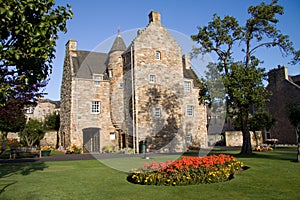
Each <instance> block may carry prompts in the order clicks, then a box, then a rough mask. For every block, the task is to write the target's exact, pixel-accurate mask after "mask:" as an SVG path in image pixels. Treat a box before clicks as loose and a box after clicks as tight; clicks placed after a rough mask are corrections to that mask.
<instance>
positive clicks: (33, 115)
mask: <svg viewBox="0 0 300 200" xmlns="http://www.w3.org/2000/svg"><path fill="white" fill-rule="evenodd" d="M52 113H56V114H58V113H60V101H52V100H50V99H45V98H40V99H38V101H37V104H36V105H35V106H34V107H33V106H30V107H27V108H25V117H26V119H27V121H28V120H30V119H37V120H39V121H44V120H45V117H46V116H47V115H49V114H52ZM56 143H57V132H56V131H47V132H46V133H45V136H44V138H43V139H42V140H41V141H40V145H41V146H46V145H49V146H53V147H55V146H56Z"/></svg>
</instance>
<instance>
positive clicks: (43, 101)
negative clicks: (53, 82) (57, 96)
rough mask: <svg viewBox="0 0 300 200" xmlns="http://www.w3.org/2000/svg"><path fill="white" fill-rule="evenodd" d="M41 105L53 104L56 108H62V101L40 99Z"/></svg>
mask: <svg viewBox="0 0 300 200" xmlns="http://www.w3.org/2000/svg"><path fill="white" fill-rule="evenodd" d="M39 103H52V104H54V105H55V108H60V101H52V100H50V99H39Z"/></svg>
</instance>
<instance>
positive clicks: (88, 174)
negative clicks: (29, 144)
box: [0, 149, 300, 200]
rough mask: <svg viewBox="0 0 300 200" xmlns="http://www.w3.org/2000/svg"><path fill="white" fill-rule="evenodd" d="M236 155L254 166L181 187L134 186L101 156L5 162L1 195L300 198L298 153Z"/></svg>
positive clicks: (0, 175) (1, 171)
mask: <svg viewBox="0 0 300 200" xmlns="http://www.w3.org/2000/svg"><path fill="white" fill-rule="evenodd" d="M214 153H219V152H218V151H214ZM222 153H231V154H234V153H237V152H234V151H231V152H229V151H227V152H222ZM237 157H238V159H239V160H240V161H243V162H244V163H245V165H246V166H248V167H249V169H247V170H245V171H243V172H239V173H238V174H236V175H235V176H234V179H232V180H231V181H228V182H224V183H217V184H209V185H194V186H177V187H176V186H175V187H172V186H142V185H134V184H131V183H129V182H127V181H126V177H127V173H125V172H122V171H118V170H115V169H112V168H109V167H107V166H106V165H104V164H102V163H101V162H99V161H97V160H90V161H64V162H45V163H22V164H0V199H33V200H34V199H51V200H52V199H53V200H54V199H120V200H121V199H139V200H144V199H153V200H155V199H172V200H173V199H187V200H188V199H251V200H253V199H299V198H300V192H299V188H300V163H296V162H293V161H294V160H295V158H296V151H291V150H286V149H276V150H275V151H273V152H259V153H255V154H254V155H253V156H250V157H242V156H237ZM132 159H133V160H134V159H135V160H136V159H137V158H132ZM107 162H108V161H107ZM109 162H111V163H114V164H115V163H118V162H119V163H125V165H127V164H126V163H130V159H127V161H126V162H122V161H121V160H120V159H119V160H118V159H116V160H110V161H109ZM106 164H107V163H106Z"/></svg>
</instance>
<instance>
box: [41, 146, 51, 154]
mask: <svg viewBox="0 0 300 200" xmlns="http://www.w3.org/2000/svg"><path fill="white" fill-rule="evenodd" d="M50 153H51V147H50V146H43V147H41V156H50Z"/></svg>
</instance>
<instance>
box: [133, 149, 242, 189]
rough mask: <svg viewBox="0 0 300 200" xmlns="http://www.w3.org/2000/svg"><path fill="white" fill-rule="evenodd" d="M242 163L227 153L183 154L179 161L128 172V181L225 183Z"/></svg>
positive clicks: (156, 164) (188, 183)
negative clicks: (196, 155)
mask: <svg viewBox="0 0 300 200" xmlns="http://www.w3.org/2000/svg"><path fill="white" fill-rule="evenodd" d="M242 166H243V163H242V162H240V161H237V160H236V158H235V157H233V156H228V155H224V154H221V155H218V156H217V155H211V156H205V157H188V156H182V158H181V160H175V161H166V162H152V163H146V164H144V166H143V167H142V168H140V169H137V170H134V171H133V172H131V173H130V174H129V175H128V177H127V180H128V181H129V182H132V183H136V184H142V185H173V186H175V185H191V184H193V185H194V184H204V183H217V182H224V181H227V180H229V179H230V177H232V176H233V174H234V173H235V172H236V171H237V170H240V169H241V168H242Z"/></svg>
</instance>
